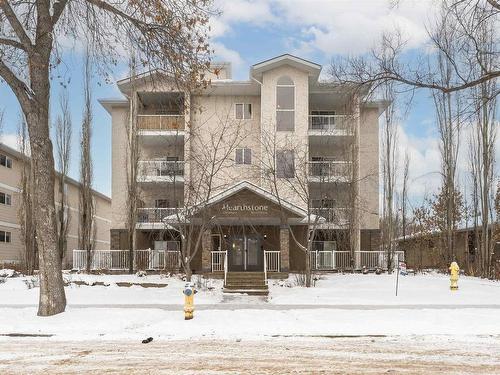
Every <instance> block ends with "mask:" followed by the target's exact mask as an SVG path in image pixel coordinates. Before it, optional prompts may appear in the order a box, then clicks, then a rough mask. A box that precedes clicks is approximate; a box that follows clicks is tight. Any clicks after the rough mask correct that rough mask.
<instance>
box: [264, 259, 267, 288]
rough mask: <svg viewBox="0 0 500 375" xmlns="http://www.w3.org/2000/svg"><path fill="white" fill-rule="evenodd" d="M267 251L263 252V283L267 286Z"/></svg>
mask: <svg viewBox="0 0 500 375" xmlns="http://www.w3.org/2000/svg"><path fill="white" fill-rule="evenodd" d="M266 253H267V251H266V250H264V282H265V283H266V285H267V256H266V255H267V254H266Z"/></svg>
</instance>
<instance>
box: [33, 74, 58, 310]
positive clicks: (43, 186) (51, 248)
mask: <svg viewBox="0 0 500 375" xmlns="http://www.w3.org/2000/svg"><path fill="white" fill-rule="evenodd" d="M47 70H48V69H47ZM45 82H47V83H48V82H49V81H48V77H47V80H46V81H45ZM45 91H46V95H45V96H44V97H42V96H39V98H41V100H39V101H38V102H36V103H33V107H32V108H33V110H32V111H31V112H30V113H28V114H27V116H26V121H27V123H28V129H29V134H30V146H31V157H32V168H33V176H34V178H33V189H34V191H35V192H36V194H33V203H34V211H35V212H34V216H35V222H36V228H37V232H36V233H37V245H38V254H39V269H40V274H39V277H40V301H39V306H38V315H40V316H48V315H54V314H58V313H60V312H63V311H64V310H65V308H66V296H65V294H64V284H63V279H62V272H61V260H60V256H59V252H58V247H57V229H56V228H57V225H56V209H55V201H54V177H55V174H54V159H53V154H52V142H51V141H50V137H49V115H48V108H49V86H48V85H47V86H46V90H45Z"/></svg>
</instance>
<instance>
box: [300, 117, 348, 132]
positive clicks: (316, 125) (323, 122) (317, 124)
mask: <svg viewBox="0 0 500 375" xmlns="http://www.w3.org/2000/svg"><path fill="white" fill-rule="evenodd" d="M350 117H351V116H348V115H309V135H321V136H324V135H334V136H337V135H344V136H345V135H352V129H351V126H350V124H351V122H350V121H349V118H350ZM351 119H352V117H351Z"/></svg>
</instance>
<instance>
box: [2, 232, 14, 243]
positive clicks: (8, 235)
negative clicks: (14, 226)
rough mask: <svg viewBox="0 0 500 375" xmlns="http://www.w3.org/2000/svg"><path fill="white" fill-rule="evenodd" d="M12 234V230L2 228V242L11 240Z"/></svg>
mask: <svg viewBox="0 0 500 375" xmlns="http://www.w3.org/2000/svg"><path fill="white" fill-rule="evenodd" d="M11 236H12V234H11V233H10V232H6V231H3V230H0V242H10V240H11Z"/></svg>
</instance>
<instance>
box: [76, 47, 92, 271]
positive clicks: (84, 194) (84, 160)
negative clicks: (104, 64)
mask: <svg viewBox="0 0 500 375" xmlns="http://www.w3.org/2000/svg"><path fill="white" fill-rule="evenodd" d="M90 75H91V66H90V60H89V55H88V53H87V54H86V57H85V71H84V88H83V96H84V100H85V104H84V110H83V119H82V130H81V135H80V136H81V146H80V147H81V149H80V199H79V213H80V221H79V223H80V225H79V231H78V240H79V244H78V246H79V248H80V249H82V250H85V251H86V254H87V263H86V264H87V272H89V273H90V269H91V263H92V251H93V250H94V241H95V229H96V228H95V223H94V216H95V206H94V197H93V194H92V179H93V173H92V157H91V152H90V147H91V145H90V143H91V139H92V104H91V100H92V94H91V88H90V85H91V78H90Z"/></svg>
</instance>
